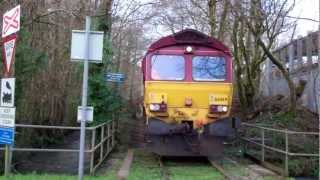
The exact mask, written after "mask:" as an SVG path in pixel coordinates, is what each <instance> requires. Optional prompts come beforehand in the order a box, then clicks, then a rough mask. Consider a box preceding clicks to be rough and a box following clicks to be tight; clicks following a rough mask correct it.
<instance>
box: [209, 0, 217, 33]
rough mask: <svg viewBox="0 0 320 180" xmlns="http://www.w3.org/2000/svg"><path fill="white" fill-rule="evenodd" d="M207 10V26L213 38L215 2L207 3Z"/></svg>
mask: <svg viewBox="0 0 320 180" xmlns="http://www.w3.org/2000/svg"><path fill="white" fill-rule="evenodd" d="M208 8H209V25H210V35H211V36H212V37H214V36H215V35H216V28H217V25H216V10H217V2H216V0H209V1H208Z"/></svg>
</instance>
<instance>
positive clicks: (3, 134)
mask: <svg viewBox="0 0 320 180" xmlns="http://www.w3.org/2000/svg"><path fill="white" fill-rule="evenodd" d="M13 142H14V128H9V127H0V144H13Z"/></svg>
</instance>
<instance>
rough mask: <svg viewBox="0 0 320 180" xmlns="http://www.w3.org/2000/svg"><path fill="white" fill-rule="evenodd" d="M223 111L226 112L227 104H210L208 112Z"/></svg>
mask: <svg viewBox="0 0 320 180" xmlns="http://www.w3.org/2000/svg"><path fill="white" fill-rule="evenodd" d="M225 112H228V106H221V105H211V106H210V113H225Z"/></svg>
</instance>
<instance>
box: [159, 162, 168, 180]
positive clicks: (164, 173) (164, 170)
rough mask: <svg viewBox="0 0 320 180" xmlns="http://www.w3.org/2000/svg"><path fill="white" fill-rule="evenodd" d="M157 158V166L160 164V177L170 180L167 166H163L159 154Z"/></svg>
mask: <svg viewBox="0 0 320 180" xmlns="http://www.w3.org/2000/svg"><path fill="white" fill-rule="evenodd" d="M158 159H159V166H160V171H161V176H162V179H163V180H170V174H169V170H168V168H167V167H165V165H164V163H163V158H162V157H161V156H159V157H158Z"/></svg>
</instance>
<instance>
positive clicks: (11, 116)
mask: <svg viewBox="0 0 320 180" xmlns="http://www.w3.org/2000/svg"><path fill="white" fill-rule="evenodd" d="M20 12H21V10H20V5H18V6H16V7H14V8H13V9H11V10H10V11H7V12H6V13H4V15H3V18H2V32H1V35H2V38H3V39H2V43H3V59H4V62H3V64H4V77H7V78H3V79H2V80H1V95H0V97H1V99H0V144H5V170H4V175H5V176H8V175H9V173H10V166H11V154H12V152H11V147H12V145H14V133H15V132H14V130H15V113H16V108H15V107H14V91H15V78H8V77H10V76H11V77H12V76H13V73H12V72H11V68H12V66H13V63H14V56H15V48H16V41H17V35H16V34H15V33H16V32H18V31H19V30H20Z"/></svg>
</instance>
